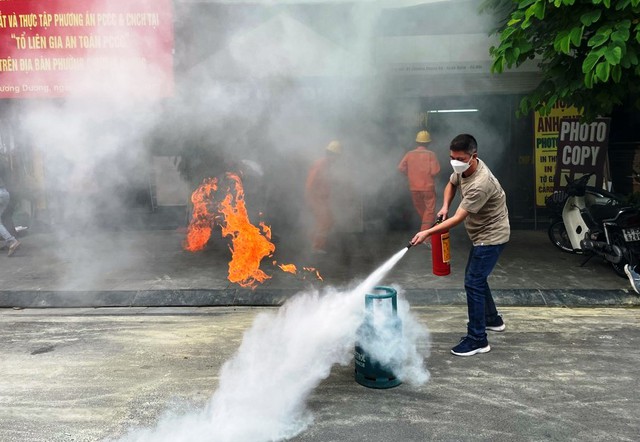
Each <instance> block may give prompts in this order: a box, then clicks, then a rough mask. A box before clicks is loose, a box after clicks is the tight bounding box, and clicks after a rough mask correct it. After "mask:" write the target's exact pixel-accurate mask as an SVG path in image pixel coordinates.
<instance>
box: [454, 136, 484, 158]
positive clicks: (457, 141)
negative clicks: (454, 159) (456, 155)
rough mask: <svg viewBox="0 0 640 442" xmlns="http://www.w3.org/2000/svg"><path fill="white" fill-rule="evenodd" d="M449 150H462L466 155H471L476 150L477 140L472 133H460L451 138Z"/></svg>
mask: <svg viewBox="0 0 640 442" xmlns="http://www.w3.org/2000/svg"><path fill="white" fill-rule="evenodd" d="M449 150H453V151H457V152H464V153H466V154H468V155H473V154H474V153H476V152H478V142H477V141H476V139H475V138H473V135H469V134H460V135H458V136H456V137H455V138H454V139H453V140H451V145H450V146H449Z"/></svg>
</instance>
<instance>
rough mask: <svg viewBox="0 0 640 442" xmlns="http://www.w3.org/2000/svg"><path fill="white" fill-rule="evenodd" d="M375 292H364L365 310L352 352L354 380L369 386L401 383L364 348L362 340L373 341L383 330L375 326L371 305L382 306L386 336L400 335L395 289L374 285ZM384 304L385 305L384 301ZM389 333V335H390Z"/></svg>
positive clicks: (376, 386) (374, 306)
mask: <svg viewBox="0 0 640 442" xmlns="http://www.w3.org/2000/svg"><path fill="white" fill-rule="evenodd" d="M374 291H375V292H377V293H374V294H367V295H365V301H364V302H365V314H364V320H363V321H362V324H361V325H360V327H359V328H358V332H357V336H356V346H355V352H354V360H355V377H356V382H357V383H358V384H360V385H364V386H365V387H369V388H391V387H395V386H398V385H400V384H401V382H400V380H399V379H398V378H397V377H396V375H395V374H394V373H393V372H392V371H391V369H389V368H388V367H386V366H383V365H382V364H381V363H380V362H378V361H376V360H374V359H372V358H371V356H370V355H369V354H368V352H367V351H366V349H365V344H364V343H365V342H369V343H371V342H374V343H375V340H376V339H378V338H379V336H380V334H381V333H382V330H379V329H377V324H376V321H374V313H375V312H374V309H381V310H382V312H383V313H382V314H383V315H387V317H386V318H384V319H385V320H384V324H385V325H384V327H385V330H384V333H385V336H387V339H388V336H392V337H393V338H394V339H395V337H397V339H398V340H400V338H401V336H402V323H401V321H400V319H399V318H398V293H397V291H396V290H395V289H393V288H391V287H384V286H377V287H375V288H374ZM383 304H386V305H383ZM389 333H391V335H389Z"/></svg>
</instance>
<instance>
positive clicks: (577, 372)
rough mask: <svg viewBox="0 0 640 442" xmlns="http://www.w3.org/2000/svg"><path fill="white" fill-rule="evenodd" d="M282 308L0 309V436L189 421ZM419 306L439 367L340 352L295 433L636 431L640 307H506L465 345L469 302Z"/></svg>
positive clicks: (596, 435) (462, 435) (349, 436)
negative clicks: (416, 373)
mask: <svg viewBox="0 0 640 442" xmlns="http://www.w3.org/2000/svg"><path fill="white" fill-rule="evenodd" d="M273 310H274V309H273V308H251V307H217V308H186V307H184V308H172V309H170V308H126V309H123V308H113V309H111V308H101V309H26V310H13V309H4V310H0V361H1V362H0V422H2V425H0V440H2V441H4V442H32V441H33V442H35V441H38V442H40V441H51V442H58V441H65V442H66V441H97V440H104V439H108V438H117V437H120V436H121V435H123V434H125V433H126V432H127V431H128V430H130V429H131V428H133V427H145V428H154V427H155V425H156V424H157V422H158V420H159V419H160V416H161V415H163V414H165V413H166V412H172V413H174V414H175V415H176V416H177V417H176V420H175V421H174V422H176V424H177V423H180V422H181V420H183V419H186V418H185V416H193V413H197V412H198V411H199V410H202V409H203V408H204V407H205V405H206V404H207V402H208V400H209V399H210V398H211V395H212V394H213V392H214V391H215V390H216V389H217V387H218V381H219V377H218V374H219V370H220V367H221V365H222V364H223V362H224V361H225V360H227V359H229V358H230V357H231V356H232V354H233V353H234V352H235V351H236V350H237V349H238V347H239V345H240V342H241V340H242V336H243V333H244V332H245V331H246V330H247V329H248V328H249V327H250V325H251V324H252V323H253V321H254V319H255V317H256V315H257V314H258V313H261V312H265V311H273ZM412 311H413V312H414V313H415V314H416V315H417V318H418V320H419V322H420V323H422V324H423V325H425V326H426V327H427V328H428V329H429V331H430V336H431V354H430V355H429V356H428V357H427V358H426V366H427V368H428V369H429V371H430V373H431V380H430V381H429V382H428V383H426V384H424V385H422V386H419V387H412V386H410V385H408V384H402V385H400V386H398V387H396V388H393V389H387V390H375V389H368V388H365V387H363V386H361V385H359V384H357V383H356V382H355V381H354V376H353V360H352V359H351V360H349V361H348V362H347V364H346V365H345V366H341V365H335V366H334V367H333V368H332V370H331V371H330V373H327V376H326V379H324V380H323V381H322V382H321V383H320V385H318V386H317V387H316V388H313V389H312V390H311V391H310V394H309V396H308V397H307V398H306V404H307V407H308V409H309V410H310V412H311V413H312V415H313V419H314V420H313V423H312V424H311V425H310V426H309V427H308V428H307V429H306V430H304V431H303V432H302V433H300V434H298V435H297V436H296V437H294V438H293V439H292V440H294V441H299V442H312V441H322V442H329V441H340V442H351V441H354V442H355V441H365V440H366V441H372V442H378V441H380V442H387V441H425V440H433V441H460V440H465V441H531V440H558V441H559V440H562V441H601V440H619V441H635V440H637V437H638V434H640V420H639V419H638V417H637V410H638V409H639V408H640V395H638V391H639V387H640V380H639V379H640V376H639V375H640V368H639V367H640V353H639V352H638V343H639V342H640V328H638V324H639V323H640V310H638V309H636V308H532V307H509V308H503V309H502V313H503V314H504V317H505V321H506V323H507V327H508V328H507V331H506V332H504V333H499V334H497V333H494V334H491V335H490V342H491V345H492V351H491V352H489V353H487V354H484V355H477V356H473V357H469V358H460V357H455V356H453V355H451V354H450V353H449V349H450V347H451V346H452V345H454V344H455V343H456V342H457V340H458V338H459V337H460V336H462V334H463V333H464V324H465V321H466V310H465V308H464V307H462V306H414V307H412ZM293 357H294V359H293V360H294V361H295V355H293ZM285 363H286V361H283V366H284V365H285ZM297 381H298V380H297V379H291V384H293V383H295V382H297ZM286 384H287V383H285V384H283V385H282V388H283V389H284V388H286V387H287V386H288V385H286ZM273 403H277V402H276V401H275V400H274V402H273ZM265 406H269V404H266V405H265ZM243 422H244V425H251V422H250V419H249V420H247V419H246V418H245V420H244V421H243ZM197 425H204V424H203V423H201V422H200V423H198V421H197V420H196V421H194V422H193V423H192V424H191V425H190V426H189V428H192V427H196V426H197ZM186 436H187V435H186V433H185V437H186ZM151 440H153V439H151ZM176 440H178V439H176ZM182 440H198V441H202V440H216V438H215V432H214V433H211V437H210V438H200V439H188V438H185V439H182Z"/></svg>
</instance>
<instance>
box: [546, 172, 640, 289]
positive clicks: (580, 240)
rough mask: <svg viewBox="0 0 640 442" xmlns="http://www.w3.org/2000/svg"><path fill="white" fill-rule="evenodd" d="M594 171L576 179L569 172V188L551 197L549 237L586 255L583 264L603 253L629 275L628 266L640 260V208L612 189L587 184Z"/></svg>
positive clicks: (621, 273)
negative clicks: (607, 189) (633, 205)
mask: <svg viewBox="0 0 640 442" xmlns="http://www.w3.org/2000/svg"><path fill="white" fill-rule="evenodd" d="M592 175H593V173H588V174H585V175H583V176H582V177H580V178H578V179H575V180H573V179H570V178H569V177H568V176H566V177H565V178H566V180H567V186H566V188H565V189H564V190H561V191H556V192H554V193H553V194H552V195H550V196H549V197H547V199H546V201H545V204H546V206H547V208H549V209H550V212H551V223H550V225H549V229H548V235H549V239H550V240H551V243H552V244H553V245H554V246H556V247H557V248H559V249H560V250H562V251H564V252H568V253H575V254H579V255H585V256H586V259H585V261H584V262H583V263H582V264H581V266H584V265H585V264H586V263H587V262H588V261H589V260H590V259H591V258H593V257H594V256H600V257H601V258H603V259H604V260H605V261H607V262H609V263H610V264H611V266H612V267H613V270H614V271H615V272H616V273H617V274H618V275H619V276H622V277H626V275H625V272H624V266H625V265H626V264H632V265H635V264H637V263H638V258H639V257H640V210H639V209H638V208H635V207H630V206H628V205H627V204H625V203H624V202H623V201H622V199H621V198H619V197H617V196H616V195H614V194H612V193H610V192H607V191H605V190H603V189H598V188H596V187H592V186H587V183H588V181H589V178H590V177H591V176H592Z"/></svg>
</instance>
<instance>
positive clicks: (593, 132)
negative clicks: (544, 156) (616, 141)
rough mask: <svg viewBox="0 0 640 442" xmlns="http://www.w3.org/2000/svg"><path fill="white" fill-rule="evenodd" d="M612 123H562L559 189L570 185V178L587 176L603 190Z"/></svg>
mask: <svg viewBox="0 0 640 442" xmlns="http://www.w3.org/2000/svg"><path fill="white" fill-rule="evenodd" d="M610 122H611V119H609V118H598V119H596V120H595V121H593V122H591V123H584V122H581V121H580V120H579V119H577V118H563V119H562V120H561V121H560V132H559V135H558V156H557V159H556V176H555V179H554V183H555V185H556V188H557V189H562V188H564V187H565V186H566V185H567V180H566V177H567V176H568V177H569V178H571V179H576V178H579V177H581V176H582V175H585V174H587V173H594V174H595V175H594V176H593V177H591V179H590V180H589V184H590V185H592V186H595V187H599V188H602V184H603V177H604V165H605V161H606V159H607V149H608V147H609V126H610Z"/></svg>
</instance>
